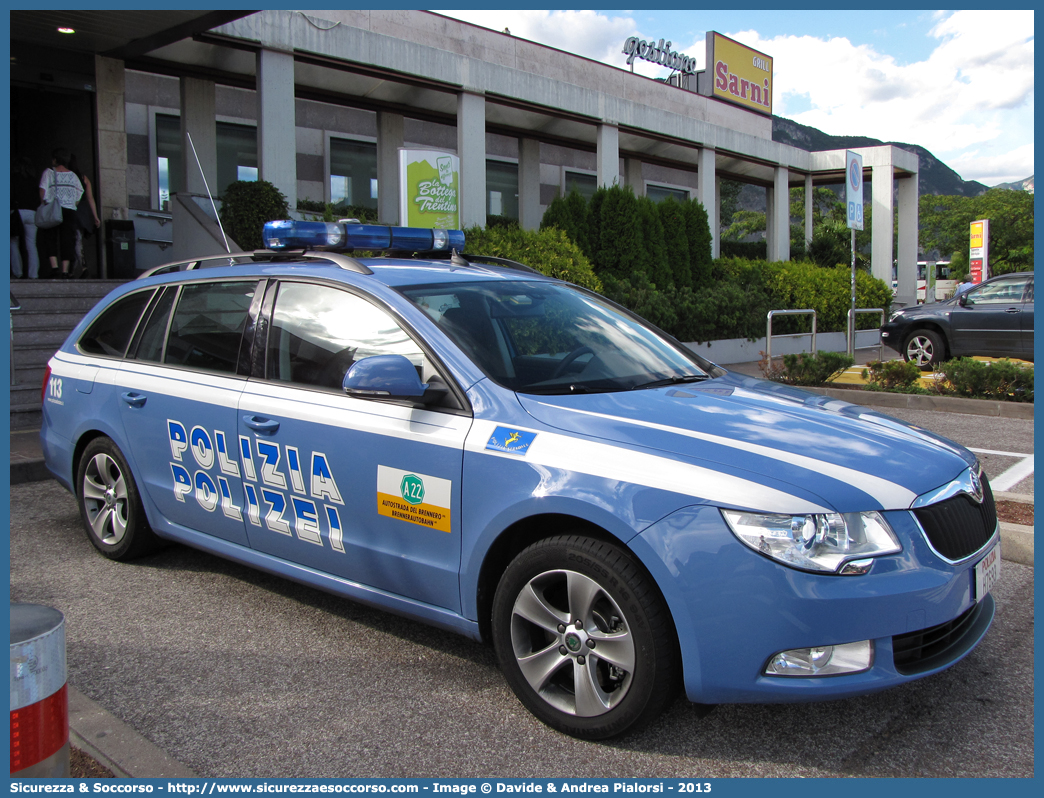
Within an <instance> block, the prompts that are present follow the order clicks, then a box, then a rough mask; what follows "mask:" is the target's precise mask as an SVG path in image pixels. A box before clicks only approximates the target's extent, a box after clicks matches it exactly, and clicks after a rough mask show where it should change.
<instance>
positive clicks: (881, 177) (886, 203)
mask: <svg viewBox="0 0 1044 798" xmlns="http://www.w3.org/2000/svg"><path fill="white" fill-rule="evenodd" d="M870 196H871V202H872V207H873V219H872V224H873V230H872V232H871V235H870V243H871V246H870V272H871V273H872V274H873V276H874V277H876V278H877V279H879V280H884V281H885V285H889V286H890V285H891V284H892V234H893V232H894V228H893V219H892V217H893V213H894V210H895V208H894V205H893V200H892V163H891V160H890V159H889V161H888V163H885V164H881V165H880V166H873V167H871V185H870ZM914 207H915V210H914V214H915V219H914V225H915V230H916V224H917V222H916V213H917V211H916V203H915V205H914ZM914 235H915V236H916V232H915V233H914ZM915 240H916V239H915ZM916 254H917V253H916V250H915V252H914V255H915V257H914V265H913V268H914V270H915V273H916V269H917V258H916Z"/></svg>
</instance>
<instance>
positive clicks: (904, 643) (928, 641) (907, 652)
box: [892, 601, 985, 676]
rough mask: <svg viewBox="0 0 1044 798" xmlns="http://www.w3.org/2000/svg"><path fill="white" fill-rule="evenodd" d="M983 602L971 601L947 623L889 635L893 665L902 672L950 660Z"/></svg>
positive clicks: (930, 666) (969, 628)
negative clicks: (890, 637)
mask: <svg viewBox="0 0 1044 798" xmlns="http://www.w3.org/2000/svg"><path fill="white" fill-rule="evenodd" d="M984 606H985V603H984V602H981V601H980V602H979V603H978V604H975V605H973V606H972V607H971V608H970V609H969V610H967V611H966V612H964V613H962V614H961V615H958V616H957V617H956V618H954V619H953V620H952V621H949V622H948V623H941V624H939V625H938V626H933V627H931V628H930V629H921V630H920V631H919V632H910V633H909V634H905V635H897V636H895V637H893V638H892V657H893V660H894V662H895V669H896V670H897V671H898V672H899V673H901V674H903V675H904V676H911V675H913V674H915V673H921V672H923V671H927V670H931V669H933V668H935V667H938V666H939V665H940V664H943V663H945V662H948V661H949V660H950V656H951V653H952V652H953V651H954V649H957V648H958V647H959V646H960V644H961V641H962V640H963V638H964V636H965V634H967V633H968V631H969V630H971V628H972V627H973V626H974V625H975V622H976V621H977V620H978V618H979V614H980V613H981V612H982V611H983V608H984Z"/></svg>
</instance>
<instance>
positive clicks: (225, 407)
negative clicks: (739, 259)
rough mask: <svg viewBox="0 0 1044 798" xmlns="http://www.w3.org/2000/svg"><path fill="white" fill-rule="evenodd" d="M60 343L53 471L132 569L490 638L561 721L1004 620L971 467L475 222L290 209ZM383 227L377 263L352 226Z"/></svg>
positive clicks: (951, 645)
mask: <svg viewBox="0 0 1044 798" xmlns="http://www.w3.org/2000/svg"><path fill="white" fill-rule="evenodd" d="M264 238H265V244H266V245H267V246H268V247H269V250H266V251H263V252H256V253H251V254H243V255H235V256H227V257H222V258H215V259H209V260H200V261H192V262H188V263H181V264H172V265H170V266H168V267H160V268H159V269H157V270H154V272H153V273H151V274H149V275H146V276H144V277H143V278H141V279H138V280H136V281H133V282H130V283H127V284H125V285H123V286H121V287H119V288H117V289H116V290H115V291H113V292H112V293H111V294H110V295H109V296H108V297H107V298H106V299H105V300H104V301H103V302H101V303H100V304H99V305H98V307H96V308H95V309H94V310H93V311H91V312H90V313H89V314H88V315H87V316H86V317H85V318H84V319H83V321H82V322H81V323H80V325H79V326H78V327H77V328H76V329H75V330H74V331H73V333H72V334H71V335H70V337H69V339H68V341H66V343H65V344H64V345H63V346H62V348H61V349H60V350H59V351H58V352H57V353H56V354H55V356H54V357H53V359H52V360H51V361H50V365H49V373H48V376H47V378H46V379H45V382H44V386H43V415H44V421H43V427H42V431H41V435H42V440H43V447H44V452H45V456H46V461H47V465H48V467H49V468H50V470H51V471H52V472H53V473H54V475H55V476H56V477H57V478H58V479H59V480H60V482H61V483H62V484H63V485H64V486H65V487H66V488H68V489H69V490H70V491H71V492H72V493H73V494H75V496H76V499H77V502H78V504H79V509H80V512H81V514H82V517H83V522H84V525H85V527H86V532H87V535H88V537H89V538H90V540H91V542H92V543H93V544H94V546H95V547H96V548H97V549H98V550H99V551H100V552H101V553H102V554H104V555H105V556H106V557H110V558H112V559H116V560H126V559H131V558H134V557H137V556H139V555H142V554H145V553H146V552H149V551H151V550H152V549H154V548H155V547H156V546H157V545H158V544H160V543H161V542H163V541H177V542H180V543H184V544H186V545H189V546H194V547H196V548H199V549H202V550H204V551H207V552H211V553H213V554H216V555H218V556H220V557H226V558H229V559H231V560H235V561H237V562H240V563H244V564H247V565H250V566H253V567H255V568H259V569H262V570H264V571H267V572H270V573H273V574H278V575H280V576H283V577H286V578H287V579H292V580H296V581H298V582H301V583H304V584H307V585H311V586H313V587H316V588H320V589H323V590H327V591H330V592H331V593H335V594H337V595H339V596H343V597H344V598H347V599H350V600H353V601H359V602H363V603H365V604H368V605H371V606H375V607H380V608H383V609H385V610H388V611H390V612H394V613H399V614H401V615H404V616H408V617H410V618H414V619H416V620H419V621H422V622H425V623H429V624H433V625H435V626H437V627H440V628H443V629H447V630H450V631H453V632H457V633H460V634H462V635H466V636H468V637H471V638H474V639H476V640H485V641H489V642H490V643H491V644H492V645H493V646H494V647H495V650H496V653H497V657H498V660H499V663H500V666H501V668H502V670H503V672H504V675H505V677H506V678H507V681H508V683H509V684H510V686H511V688H512V689H513V690H514V691H515V693H516V694H517V696H518V698H519V700H520V701H521V702H522V703H523V704H524V705H525V706H526V707H528V708H529V710H530V711H532V712H533V714H535V715H536V716H537V717H538V718H540V719H541V720H542V721H544V722H545V723H547V724H549V725H551V726H552V727H554V728H556V729H559V730H561V731H563V732H566V733H568V734H572V735H576V736H578V737H585V738H604V737H609V736H611V735H614V734H619V733H621V732H624V731H626V730H634V729H637V728H639V727H640V726H642V725H644V724H647V723H648V722H649V721H650V720H652V719H653V718H654V717H655V716H656V715H657V713H659V712H660V711H661V710H662V709H663V708H664V707H665V705H666V704H667V703H668V702H669V701H671V700H672V699H673V697H674V696H675V695H676V692H677V690H678V689H679V688H680V689H682V690H684V693H685V695H686V696H687V697H688V698H689V699H690V700H691V701H694V702H699V703H702V704H717V703H726V702H765V703H771V702H790V701H814V700H822V699H832V698H841V697H845V696H853V695H859V694H864V693H869V692H872V691H875V690H881V689H884V688H887V687H891V686H893V685H898V684H902V683H904V682H908V681H910V680H912V679H917V678H919V677H923V676H926V675H929V674H932V673H936V672H938V671H940V670H942V669H944V668H946V667H948V666H950V665H952V664H954V663H955V662H957V661H958V660H960V659H961V658H962V657H964V656H965V655H967V654H968V653H969V652H970V651H971V650H972V648H974V646H975V645H976V644H977V643H978V642H979V640H980V639H981V638H982V636H983V635H984V634H985V633H986V630H987V628H988V627H989V625H990V622H991V620H992V619H993V615H994V601H993V598H992V597H991V595H990V589H991V587H992V586H993V585H994V584H995V582H996V580H997V578H998V575H999V568H1000V552H999V545H998V525H997V517H996V511H995V508H994V502H993V497H992V494H991V492H990V486H989V483H988V481H987V479H986V477H985V476H984V475H983V473H982V469H981V468H980V465H979V463H978V462H977V460H976V458H975V457H974V456H973V455H972V454H971V453H969V452H968V451H967V450H966V449H963V448H961V447H960V446H958V445H956V444H954V443H951V442H949V441H947V440H944V439H942V438H939V437H937V436H935V435H932V434H931V433H928V432H926V431H924V430H921V429H918V428H915V427H912V426H909V425H907V424H904V423H901V422H899V421H896V420H894V419H891V418H888V417H887V416H884V415H880V414H878V413H875V412H872V411H870V410H867V409H865V408H862V407H858V406H855V405H852V404H848V403H846V402H842V401H838V400H835V399H829V398H825V397H822V396H818V395H814V394H810V393H805V392H802V391H799V390H795V389H792V388H789V387H785V386H781V385H777V384H773V383H768V382H763V381H761V380H757V379H753V378H750V377H746V376H741V375H738V374H733V373H729V372H728V371H726V370H725V369H723V368H721V367H719V366H716V365H714V364H713V363H710V362H708V361H706V360H704V359H703V358H701V357H699V356H698V355H696V354H694V353H693V352H691V351H690V350H688V349H687V348H686V347H685V346H683V345H682V344H680V343H679V342H677V341H675V340H674V339H672V338H671V337H669V336H668V335H666V334H664V333H663V332H661V331H660V330H658V329H656V328H655V327H652V326H651V325H649V324H648V323H646V322H644V321H643V320H641V319H640V318H637V317H636V316H634V315H632V314H631V313H629V312H628V311H626V310H624V309H622V308H620V307H618V306H616V305H614V304H612V303H611V302H608V301H606V300H605V299H604V298H602V297H600V296H598V295H596V294H594V293H591V292H588V291H585V290H582V289H580V288H577V287H576V286H573V285H569V284H567V283H564V282H561V281H558V280H555V279H551V278H549V277H546V276H543V275H541V274H538V273H536V272H535V271H533V270H531V269H528V268H526V267H525V266H522V265H521V264H517V263H512V262H509V261H502V260H498V259H496V258H482V257H471V256H469V257H462V256H461V255H459V254H458V252H459V251H460V250H462V249H463V243H464V241H463V234H462V233H460V232H459V231H430V230H413V229H408V228H387V227H379V226H367V225H358V224H351V223H337V224H326V223H321V222H310V223H309V222H273V223H269V224H268V225H266V227H265V232H264ZM356 250H359V251H362V250H366V251H382V252H383V254H381V255H380V256H379V257H365V258H363V257H359V258H356V257H353V256H352V255H351V254H349V253H351V252H353V251H356Z"/></svg>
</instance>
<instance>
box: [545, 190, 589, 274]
mask: <svg viewBox="0 0 1044 798" xmlns="http://www.w3.org/2000/svg"><path fill="white" fill-rule="evenodd" d="M589 226H590V212H589V211H588V208H587V200H585V199H584V198H583V197H582V196H581V195H580V192H578V191H577V190H576V189H575V188H574V189H573V190H572V191H570V192H569V194H568V195H566V196H565V197H555V199H553V200H552V201H551V204H550V205H548V206H547V210H546V211H544V216H543V218H542V219H541V220H540V229H541V230H546V229H547V228H549V227H557V228H558V229H559V230H561V231H562V232H564V233H565V234H566V235H567V236H568V237H569V240H570V241H572V242H573V243H574V244H576V245H577V246H578V247H580V251H581V252H583V253H584V255H586V256H587V257H588V258H590V253H591V247H590V242H589V236H588V227H589Z"/></svg>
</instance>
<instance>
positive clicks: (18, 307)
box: [11, 292, 22, 385]
mask: <svg viewBox="0 0 1044 798" xmlns="http://www.w3.org/2000/svg"><path fill="white" fill-rule="evenodd" d="M21 309H22V303H21V302H19V301H18V298H17V297H15V295H14V293H13V292H11V385H17V384H18V381H17V380H16V379H15V361H14V312H15V311H16V310H21Z"/></svg>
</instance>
